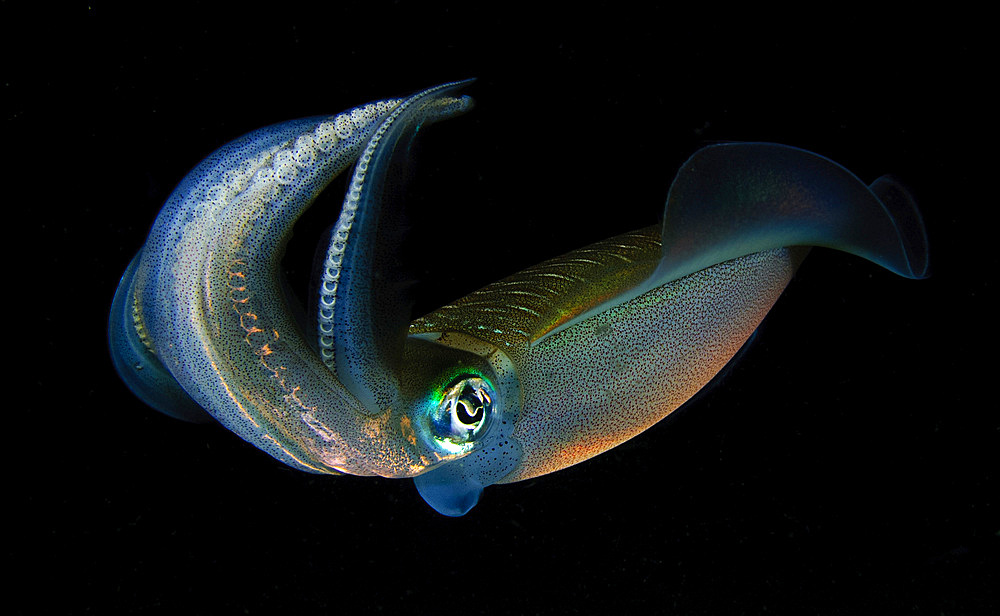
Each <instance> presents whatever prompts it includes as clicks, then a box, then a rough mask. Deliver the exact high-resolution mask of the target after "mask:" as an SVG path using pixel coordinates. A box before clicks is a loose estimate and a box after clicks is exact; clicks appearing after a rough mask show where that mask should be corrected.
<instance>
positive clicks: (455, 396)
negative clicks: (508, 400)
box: [431, 375, 496, 451]
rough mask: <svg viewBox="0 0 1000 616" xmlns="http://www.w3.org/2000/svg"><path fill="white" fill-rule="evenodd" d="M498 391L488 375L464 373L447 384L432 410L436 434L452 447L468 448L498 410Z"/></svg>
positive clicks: (436, 437)
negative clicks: (440, 398)
mask: <svg viewBox="0 0 1000 616" xmlns="http://www.w3.org/2000/svg"><path fill="white" fill-rule="evenodd" d="M495 400H496V394H495V393H494V391H493V388H492V387H491V386H490V384H489V382H488V381H487V380H486V379H483V378H480V377H478V376H474V375H463V376H460V377H459V378H457V379H456V380H454V381H452V383H451V385H449V386H448V387H446V388H445V390H444V398H443V400H442V401H441V404H440V405H438V408H437V409H435V411H434V412H433V413H432V417H431V425H432V428H433V433H434V438H435V439H436V440H437V441H438V442H439V443H441V444H442V445H443V446H445V448H446V449H449V450H456V449H457V450H462V451H464V450H467V449H469V448H470V447H471V445H472V443H473V442H474V441H475V440H477V439H478V438H480V437H481V436H482V435H483V434H485V433H486V430H487V428H488V427H489V424H490V420H491V419H492V418H493V414H494V410H495V406H496V405H495V402H494V401H495Z"/></svg>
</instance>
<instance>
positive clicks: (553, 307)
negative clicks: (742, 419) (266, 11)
mask: <svg viewBox="0 0 1000 616" xmlns="http://www.w3.org/2000/svg"><path fill="white" fill-rule="evenodd" d="M463 85H465V83H464V82H459V83H454V84H445V85H442V86H438V87H436V88H430V89H428V90H425V91H423V92H420V93H418V94H416V95H414V96H412V97H410V98H407V99H391V100H386V101H380V102H377V103H371V104H369V105H364V106H362V107H358V108H356V109H354V110H351V111H349V112H345V113H343V114H339V115H337V116H331V117H318V118H306V119H303V120H296V121H292V122H286V123H283V124H279V125H276V126H273V127H269V128H264V129H261V130H259V131H256V132H254V133H250V134H249V135H246V136H244V137H242V138H240V139H237V140H236V141H234V142H232V143H230V144H229V145H226V146H224V147H223V148H221V149H220V150H218V151H217V152H216V153H214V154H212V155H211V156H210V157H209V158H208V159H206V160H205V161H204V162H202V163H201V164H200V165H198V166H197V167H196V168H195V169H194V170H193V171H192V172H191V173H190V174H189V175H188V176H187V177H186V178H185V179H184V181H183V182H182V183H181V184H180V185H179V186H178V187H177V189H176V190H175V191H174V193H173V194H172V195H171V197H170V198H169V199H168V201H167V203H166V204H165V205H164V208H163V210H162V212H161V213H160V215H159V217H158V218H157V220H156V222H155V223H154V226H153V229H152V230H151V232H150V234H149V238H148V240H147V242H146V245H145V246H144V248H143V250H142V251H141V253H140V255H139V256H138V257H137V259H136V261H134V262H133V264H132V265H130V267H129V269H128V270H127V272H126V275H125V277H124V278H123V280H122V283H121V286H120V288H119V291H118V292H117V293H116V297H115V301H114V303H113V307H112V316H111V319H110V325H109V327H110V330H111V333H110V336H109V338H110V341H111V344H112V352H113V355H114V356H115V365H116V368H117V369H118V370H119V372H120V373H121V374H122V376H123V378H124V379H125V380H126V382H127V383H128V384H129V386H130V387H131V388H132V389H133V391H135V392H136V393H137V394H138V395H140V397H143V398H144V399H147V400H148V401H149V402H150V404H151V405H153V406H154V407H156V408H160V409H161V410H163V409H166V410H167V411H170V410H171V409H170V407H171V406H172V405H184V407H185V408H183V409H175V410H178V411H182V412H175V413H173V414H175V415H178V416H182V417H187V418H194V417H193V415H197V413H198V411H197V409H196V408H193V407H194V405H193V404H188V402H190V401H189V400H187V398H186V396H189V397H190V398H191V399H193V401H194V403H197V405H198V406H200V407H202V408H203V409H205V410H206V411H208V413H210V414H211V415H212V416H213V417H215V418H216V419H218V420H219V421H220V422H221V423H223V424H224V425H225V426H226V427H227V428H229V429H230V430H232V431H233V432H235V433H237V434H238V435H240V436H241V437H242V438H244V439H246V440H247V441H249V442H250V443H252V444H253V445H255V446H256V447H258V448H260V449H261V450H263V451H266V452H267V453H269V454H271V455H272V456H274V457H275V458H277V459H279V460H281V461H283V462H285V463H287V464H289V465H291V466H293V467H295V468H299V469H302V470H305V471H310V472H318V473H350V474H355V475H380V476H385V477H416V481H417V487H418V489H419V490H420V492H421V494H422V495H423V496H424V498H425V499H426V500H427V501H428V502H429V503H430V504H431V505H432V506H433V507H435V509H437V510H438V511H441V512H442V513H445V514H446V515H463V514H464V513H465V512H467V511H468V510H469V509H470V508H471V507H472V506H474V505H475V503H476V502H477V500H478V497H479V494H480V493H481V491H482V489H483V487H485V486H488V485H490V484H493V483H508V482H512V481H518V480H522V479H527V478H530V477H535V476H538V475H542V474H545V473H550V472H553V471H556V470H559V469H561V468H565V467H566V466H569V465H572V464H576V463H579V462H581V461H583V460H586V459H588V458H590V457H592V456H595V455H597V454H599V453H601V452H603V451H606V450H608V449H610V448H612V447H614V446H616V445H618V444H620V443H622V442H624V441H625V440H627V439H629V438H632V437H633V436H635V435H637V434H639V433H640V432H642V431H643V430H645V429H647V428H649V427H650V426H651V425H653V424H654V423H656V422H657V421H659V420H660V419H662V418H663V417H665V416H666V415H667V414H669V413H670V412H672V411H673V410H675V409H676V408H678V407H679V406H680V405H682V404H683V403H684V402H685V401H687V400H688V399H689V398H690V397H691V396H693V395H694V394H695V393H696V392H697V391H698V390H699V389H701V388H702V387H704V386H705V385H706V384H707V383H708V382H709V381H710V380H711V379H712V378H713V377H714V376H715V375H716V374H717V373H718V371H719V370H720V369H721V368H722V367H723V366H724V365H725V364H726V363H727V362H728V361H729V360H730V359H731V358H732V357H733V356H734V355H735V354H736V353H737V351H738V350H739V349H740V347H741V346H742V345H743V344H744V343H745V342H746V340H747V339H748V338H749V337H750V335H751V334H752V333H753V331H754V330H755V329H756V328H757V326H758V325H759V324H760V322H761V320H762V319H763V318H764V316H765V315H766V314H767V312H768V311H769V310H770V308H771V307H772V306H773V305H774V303H775V301H776V300H777V299H778V296H779V295H780V294H781V292H782V290H783V289H784V288H785V286H786V285H787V284H788V282H789V280H790V279H791V277H792V275H793V273H794V272H795V269H796V268H797V266H798V264H799V263H800V262H801V259H802V258H803V257H804V256H805V253H806V251H807V250H808V248H798V247H797V246H809V245H825V246H831V247H835V248H840V249H842V250H847V251H849V252H853V253H855V254H859V255H861V256H864V257H866V258H868V259H870V260H872V261H874V262H876V263H879V264H880V265H883V266H884V267H887V268H888V269H890V270H892V271H894V272H896V273H899V274H901V275H904V276H908V277H912V278H919V277H922V276H923V275H925V273H926V270H927V247H926V234H925V233H924V229H923V224H922V222H921V220H920V216H919V213H918V212H917V211H916V208H915V206H914V205H913V203H912V199H910V198H909V195H908V194H907V193H906V192H905V190H903V189H902V187H900V186H899V185H898V184H897V183H895V182H893V181H892V180H891V179H888V178H880V179H879V180H877V181H876V182H875V183H874V184H872V185H871V186H870V187H868V186H865V185H864V184H863V183H861V182H860V180H858V179H857V178H856V177H855V176H854V175H853V174H851V173H850V172H848V171H847V170H846V169H844V168H843V167H840V166H839V165H837V164H836V163H834V162H832V161H829V160H828V159H825V158H823V157H822V156H819V155H817V154H813V153H811V152H805V151H803V150H798V149H796V148H791V147H788V146H781V145H776V144H724V145H715V146H709V147H707V148H704V149H702V150H700V151H699V152H697V153H695V155H693V156H692V157H691V159H689V160H688V162H687V163H685V165H684V166H682V168H681V170H680V171H679V172H678V175H677V177H676V178H675V180H674V183H673V185H672V187H671V192H670V196H669V198H668V202H667V208H666V214H665V216H664V222H663V226H662V227H661V226H655V227H648V228H645V229H640V230H638V231H635V232H632V233H627V234H624V235H620V236H617V237H614V238H611V239H608V240H605V241H602V242H598V243H596V244H593V245H591V246H588V247H585V248H581V249H579V250H576V251H574V252H571V253H569V254H567V255H564V256H562V257H559V258H556V259H552V260H550V261H546V262H544V263H542V264H540V265H538V266H535V267H532V268H529V269H527V270H525V271H523V272H520V273H518V274H515V275H513V276H510V277H508V278H505V279H504V280H501V281H498V282H496V283H493V284H491V285H489V286H487V287H485V288H483V289H481V290H479V291H477V292H475V293H473V294H471V295H469V296H468V297H465V298H463V299H461V300H459V301H456V302H455V303H453V304H450V305H447V306H444V307H442V308H440V309H439V310H436V311H434V312H433V313H431V314H429V315H427V316H425V317H423V318H421V319H418V320H417V321H415V322H413V323H412V324H410V326H409V330H408V332H407V329H406V321H405V320H404V319H401V316H402V315H403V314H406V310H405V307H401V305H402V301H401V298H400V297H399V296H398V295H397V294H396V291H394V285H392V284H389V283H390V282H391V278H390V276H391V271H389V270H388V269H387V268H388V265H387V262H388V261H390V259H388V258H387V255H388V254H389V253H391V249H392V246H393V245H394V244H393V243H392V240H393V238H394V237H395V232H396V226H395V225H394V219H393V217H392V216H391V212H388V213H387V210H388V208H391V207H392V204H391V203H383V201H384V200H386V197H385V195H386V193H391V191H388V190H384V188H385V187H386V186H387V185H388V184H392V182H393V176H392V175H391V174H392V172H393V170H394V169H396V167H395V164H396V163H398V162H400V161H401V160H402V159H403V158H405V156H406V155H407V152H408V148H407V147H406V146H407V144H408V140H409V139H411V138H412V137H413V136H414V135H415V134H416V132H417V131H418V130H419V128H420V126H421V125H423V124H424V123H429V122H432V121H435V120H437V119H442V118H446V117H449V116H451V115H455V114H458V113H462V112H464V111H465V110H467V109H468V108H469V106H470V104H471V101H470V99H468V98H467V97H459V98H455V97H453V96H452V94H453V93H454V92H455V91H457V89H459V88H460V87H462V86H463ZM397 145H398V147H397ZM355 160H357V161H358V163H357V165H356V167H355V171H354V176H353V178H352V179H351V182H350V183H349V185H348V193H347V197H346V200H345V202H344V206H343V208H342V210H341V214H340V219H339V220H338V223H337V226H336V227H335V230H334V233H333V237H332V240H331V244H330V247H329V249H328V251H327V253H326V259H325V262H324V268H323V273H322V279H321V281H320V298H319V300H320V301H319V314H318V317H317V323H316V331H314V332H309V333H306V332H302V331H300V329H299V326H298V325H297V324H296V322H295V321H294V319H293V318H292V317H291V315H292V314H294V313H295V312H296V311H295V310H293V307H292V306H290V305H289V304H288V300H287V297H286V295H285V294H284V292H283V283H282V280H281V273H280V272H281V267H280V259H281V256H282V255H283V253H284V248H285V245H286V243H287V241H288V238H289V236H290V233H291V228H292V225H293V223H294V222H295V220H296V219H297V218H298V217H299V215H300V214H301V213H302V212H303V211H304V210H305V209H306V208H307V207H308V206H309V205H310V204H311V202H312V201H313V199H314V198H315V196H316V195H317V194H318V193H319V192H320V191H321V190H322V189H323V188H324V187H325V186H326V185H327V184H328V183H329V182H330V180H331V179H332V178H333V177H334V176H336V175H337V174H338V173H340V172H341V171H343V170H344V169H346V168H347V166H348V165H350V164H352V163H353V162H354V161H355ZM664 242H666V243H664ZM788 246H796V247H794V248H788ZM307 340H318V344H315V345H314V344H311V343H309V342H307ZM172 379H175V380H176V384H175V383H174V381H173V380H172ZM468 379H473V380H475V381H476V382H477V383H485V384H486V385H485V387H486V389H484V390H483V391H488V393H489V396H488V397H489V398H490V400H491V401H492V402H491V404H492V406H491V407H490V409H489V411H488V413H489V418H490V423H488V424H482V425H479V424H476V426H478V427H477V428H476V431H475V432H474V434H475V435H476V436H475V437H474V438H472V439H470V440H463V439H453V438H451V437H453V436H454V434H452V433H447V432H445V433H441V431H442V430H450V429H452V428H447V429H446V428H442V426H452V427H456V426H457V428H455V429H457V430H458V434H460V435H461V434H467V433H466V432H463V431H464V430H472V427H471V424H470V423H468V422H466V423H462V421H459V420H458V419H456V418H460V417H462V415H461V414H455V413H457V411H456V410H455V409H456V408H458V407H456V406H454V404H453V405H452V406H450V407H449V406H447V405H446V404H444V403H442V400H443V399H444V395H443V392H445V391H452V392H455V391H462V387H463V385H462V384H463V383H466V382H469V381H468ZM177 384H179V388H178V387H177ZM160 390H162V392H161V391H160ZM158 392H159V393H158ZM450 399H451V400H452V401H454V399H455V398H454V397H452V398H450ZM441 409H445V410H446V411H447V412H448V413H452V414H451V415H447V416H445V418H446V419H449V418H450V419H449V420H448V421H443V422H442V421H438V419H440V418H441V417H442V415H441V414H440V413H441V412H442V411H441ZM448 409H451V410H448ZM480 410H481V409H480ZM476 415H477V416H483V413H479V412H478V411H477V413H476ZM466 417H471V415H466ZM431 418H435V419H433V420H432V419H431ZM463 421H464V420H463ZM487 426H488V427H487ZM479 428H482V430H481V431H480V430H479ZM468 433H472V432H468Z"/></svg>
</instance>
